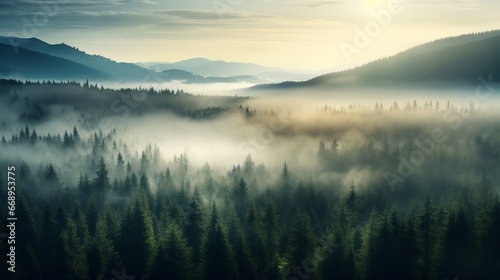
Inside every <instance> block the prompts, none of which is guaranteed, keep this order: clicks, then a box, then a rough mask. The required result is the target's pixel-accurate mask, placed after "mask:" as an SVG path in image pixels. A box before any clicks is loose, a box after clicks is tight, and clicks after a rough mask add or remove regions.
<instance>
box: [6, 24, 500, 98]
mask: <svg viewBox="0 0 500 280" xmlns="http://www.w3.org/2000/svg"><path fill="white" fill-rule="evenodd" d="M12 42H15V44H14V45H13V44H12ZM498 50H500V30H497V31H489V32H483V33H475V34H468V35H461V36H457V37H450V38H444V39H440V40H436V41H433V42H429V43H426V44H422V45H420V46H416V47H414V48H411V49H408V50H406V51H403V52H401V53H399V54H396V55H394V56H391V57H386V58H382V59H379V60H376V61H373V62H370V63H368V64H365V65H363V66H358V67H355V68H352V69H349V70H342V68H337V69H335V68H330V69H327V70H324V72H326V71H332V72H333V73H329V74H323V75H319V72H307V71H306V70H293V69H292V70H290V69H282V68H274V67H265V66H262V65H258V64H251V63H239V62H225V61H220V60H209V59H206V58H192V59H187V60H182V61H179V62H175V63H138V64H134V63H121V62H116V61H113V60H111V59H108V58H105V57H103V56H99V55H90V54H87V53H85V52H83V51H81V50H79V49H77V48H75V47H71V46H68V45H66V44H54V45H51V44H48V43H46V42H44V41H41V40H39V39H37V38H27V39H22V38H14V37H1V36H0V61H1V63H0V78H17V79H31V80H37V79H38V80H40V79H46V80H86V79H89V80H91V81H113V82H142V81H148V82H170V81H183V82H184V83H196V84H208V83H248V84H257V86H254V87H252V89H266V90H268V89H288V88H314V87H323V88H324V87H327V88H330V87H338V86H359V85H368V86H369V85H384V86H393V85H402V84H405V85H406V84H418V85H421V84H423V83H435V82H437V83H471V82H474V83H477V77H478V76H481V75H482V76H484V77H488V76H489V75H492V76H493V77H498V76H500V52H499V51H498ZM344 69H345V68H344ZM284 80H289V81H286V82H282V81H284ZM290 80H295V81H303V82H294V81H290Z"/></svg>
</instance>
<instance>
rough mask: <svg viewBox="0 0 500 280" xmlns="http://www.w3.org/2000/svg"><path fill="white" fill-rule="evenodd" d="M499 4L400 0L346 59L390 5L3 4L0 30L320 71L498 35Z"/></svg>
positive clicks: (155, 54)
mask: <svg viewBox="0 0 500 280" xmlns="http://www.w3.org/2000/svg"><path fill="white" fill-rule="evenodd" d="M499 2H500V1H498V0H406V1H401V2H400V3H401V6H402V7H403V11H401V13H399V14H393V15H392V18H391V21H390V23H389V24H388V25H387V26H386V27H382V28H381V29H380V32H378V34H377V35H376V36H373V38H371V41H370V43H369V44H368V45H367V46H366V47H363V48H359V50H360V52H359V53H355V54H353V55H351V56H350V59H348V58H347V57H346V56H345V55H344V54H343V53H342V51H341V48H340V45H341V44H342V43H343V42H344V43H347V44H351V45H353V46H356V45H355V44H354V36H355V34H356V28H359V29H364V28H365V26H366V25H367V24H368V23H369V22H370V21H372V20H373V16H372V14H371V13H372V12H373V11H379V10H381V9H387V8H386V7H387V3H388V1H386V0H333V1H327V0H320V1H305V0H300V1H293V0H291V1H285V0H216V1H214V0H182V1H177V0H175V1H174V0H168V1H167V0H156V1H149V0H142V1H141V0H135V1H133V0H128V1H127V0H107V1H89V0H83V1H81V0H80V1H76V0H74V1H71V0H60V1H35V0H22V1H13V2H3V1H2V2H0V34H1V35H14V36H19V37H38V38H40V39H42V40H45V41H48V42H49V43H60V42H64V43H66V44H68V45H72V46H76V47H78V48H79V49H81V50H84V51H86V52H87V53H91V54H100V55H103V56H105V57H109V58H111V59H114V60H118V61H129V62H139V61H171V62H174V61H178V60H182V59H187V58H192V57H206V58H210V59H221V60H226V61H241V62H254V63H258V64H263V65H266V66H278V67H290V68H305V69H318V70H319V69H322V68H327V67H332V66H336V65H346V64H352V63H355V64H359V63H365V62H367V61H370V60H373V59H377V58H380V57H383V56H387V55H391V54H394V53H397V52H399V51H402V50H404V49H407V48H409V47H412V46H414V45H417V44H421V43H424V42H427V41H430V40H434V39H437V38H440V37H448V36H452V35H458V34H462V33H470V32H478V31H486V30H492V29H500V3H499ZM56 3H57V4H56ZM221 3H222V5H221ZM231 3H232V4H231ZM44 7H45V8H44ZM47 13H48V14H47ZM33 27H34V28H33Z"/></svg>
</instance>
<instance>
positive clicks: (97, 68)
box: [0, 36, 269, 84]
mask: <svg viewBox="0 0 500 280" xmlns="http://www.w3.org/2000/svg"><path fill="white" fill-rule="evenodd" d="M13 43H14V44H13ZM0 50H1V52H0V59H1V61H2V62H1V64H0V77H4V78H17V79H48V80H67V79H72V80H73V79H74V80H86V79H91V80H93V81H113V82H143V81H148V82H171V81H182V82H185V83H190V84H192V83H200V84H204V83H240V82H246V83H252V84H256V83H267V82H269V80H265V79H261V78H257V77H253V76H251V75H230V76H227V77H226V76H225V77H212V76H211V77H205V76H203V75H197V74H193V73H190V72H188V71H185V70H182V69H169V70H167V71H161V72H159V73H157V72H155V71H151V70H148V69H146V68H144V67H141V66H138V65H136V64H134V63H122V62H116V61H113V60H111V59H108V58H105V57H103V56H100V55H90V54H87V53H85V52H83V51H81V50H79V49H77V48H75V47H71V46H68V45H66V44H54V45H51V44H48V43H46V42H44V41H42V40H40V39H37V38H14V37H2V36H0ZM207 61H209V60H206V59H192V60H190V61H186V62H184V65H185V66H196V65H201V64H203V63H205V62H207Z"/></svg>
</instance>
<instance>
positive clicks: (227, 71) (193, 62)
mask: <svg viewBox="0 0 500 280" xmlns="http://www.w3.org/2000/svg"><path fill="white" fill-rule="evenodd" d="M139 65H143V66H145V67H146V68H147V69H149V70H152V71H155V72H162V71H165V70H173V69H178V70H184V71H188V72H191V73H194V74H197V75H201V76H207V77H209V76H217V77H228V76H255V77H257V78H260V79H262V80H266V79H267V80H268V82H272V81H283V80H287V79H294V80H307V79H310V78H313V77H315V76H317V75H315V74H316V73H315V72H314V71H309V70H301V69H284V68H278V67H267V66H262V65H258V64H255V63H242V62H227V61H222V60H210V59H206V58H202V57H196V58H190V59H186V60H181V61H178V62H174V63H165V62H163V63H153V64H149V65H145V64H140V63H139Z"/></svg>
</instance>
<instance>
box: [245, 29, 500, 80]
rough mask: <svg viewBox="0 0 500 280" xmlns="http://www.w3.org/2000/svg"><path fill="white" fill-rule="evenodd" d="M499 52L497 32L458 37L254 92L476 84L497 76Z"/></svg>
mask: <svg viewBox="0 0 500 280" xmlns="http://www.w3.org/2000/svg"><path fill="white" fill-rule="evenodd" d="M499 50H500V30H496V31H489V32H484V33H475V34H468V35H461V36H457V37H450V38H444V39H440V40H436V41H433V42H430V43H426V44H423V45H420V46H416V47H414V48H411V49H408V50H406V51H404V52H401V53H399V54H396V55H394V56H391V57H387V58H383V59H379V60H376V61H373V62H370V63H368V64H366V65H363V66H359V67H356V68H353V69H350V70H345V71H340V72H336V73H330V74H326V75H321V76H318V77H315V78H313V79H310V80H308V81H305V82H282V83H277V84H266V85H257V86H254V87H253V89H266V90H269V89H290V88H315V87H323V88H324V87H327V88H330V87H338V86H359V85H367V86H369V85H384V86H393V85H402V84H404V85H415V84H418V85H422V84H427V83H445V84H456V83H477V82H478V81H477V79H478V77H479V76H483V77H489V75H492V77H500V51H499Z"/></svg>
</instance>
